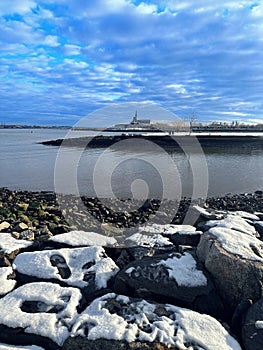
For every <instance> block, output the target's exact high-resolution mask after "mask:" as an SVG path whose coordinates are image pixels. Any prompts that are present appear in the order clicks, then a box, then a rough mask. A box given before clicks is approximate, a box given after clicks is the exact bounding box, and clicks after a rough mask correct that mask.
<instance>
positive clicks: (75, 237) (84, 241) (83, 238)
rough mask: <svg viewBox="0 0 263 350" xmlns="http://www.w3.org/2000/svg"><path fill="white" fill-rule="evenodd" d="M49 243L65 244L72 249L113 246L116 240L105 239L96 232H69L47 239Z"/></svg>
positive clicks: (111, 238)
mask: <svg viewBox="0 0 263 350" xmlns="http://www.w3.org/2000/svg"><path fill="white" fill-rule="evenodd" d="M49 240H50V241H53V242H58V243H65V244H68V245H70V246H72V247H80V246H94V245H96V246H102V247H105V246H113V245H116V243H117V240H116V239H115V238H113V237H106V236H103V235H100V234H99V233H96V232H86V231H70V232H66V233H62V234H59V235H56V236H53V237H51V238H49Z"/></svg>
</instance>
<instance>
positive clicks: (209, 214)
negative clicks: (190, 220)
mask: <svg viewBox="0 0 263 350" xmlns="http://www.w3.org/2000/svg"><path fill="white" fill-rule="evenodd" d="M193 209H194V210H195V211H197V212H198V213H199V214H200V215H202V216H203V217H205V218H206V219H211V220H218V219H222V218H223V217H224V216H225V214H226V212H225V211H222V210H214V209H210V210H209V209H205V208H202V207H200V206H199V205H193Z"/></svg>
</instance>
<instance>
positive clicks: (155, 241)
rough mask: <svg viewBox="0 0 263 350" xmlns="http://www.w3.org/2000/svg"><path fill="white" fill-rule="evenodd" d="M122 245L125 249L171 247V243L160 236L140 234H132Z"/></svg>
mask: <svg viewBox="0 0 263 350" xmlns="http://www.w3.org/2000/svg"><path fill="white" fill-rule="evenodd" d="M124 245H125V246H127V247H151V248H160V247H169V246H172V245H173V244H172V242H171V241H170V240H169V239H168V238H167V237H163V236H162V235H160V234H146V233H145V234H143V233H140V232H137V233H134V234H133V235H131V236H130V237H128V238H126V239H125V241H124Z"/></svg>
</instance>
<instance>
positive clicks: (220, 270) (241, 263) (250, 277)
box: [197, 227, 263, 311]
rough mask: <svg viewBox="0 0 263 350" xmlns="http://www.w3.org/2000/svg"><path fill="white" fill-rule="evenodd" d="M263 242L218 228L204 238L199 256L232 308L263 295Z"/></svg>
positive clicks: (200, 245)
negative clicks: (244, 300) (245, 300)
mask: <svg viewBox="0 0 263 350" xmlns="http://www.w3.org/2000/svg"><path fill="white" fill-rule="evenodd" d="M262 247H263V245H262V242H261V241H260V240H259V239H257V238H256V237H254V236H253V235H249V234H245V233H242V232H239V231H237V230H234V229H230V228H224V227H216V228H212V229H210V230H209V231H207V232H205V233H204V234H203V235H202V236H201V240H200V243H199V245H198V247H197V256H198V258H199V260H200V261H202V262H203V263H204V264H205V267H206V269H207V270H208V271H209V272H210V273H211V275H212V277H213V280H214V283H215V285H216V288H217V290H218V293H219V294H220V295H221V297H222V299H223V301H224V302H225V304H226V305H228V306H229V307H230V309H232V311H233V310H234V309H235V308H236V307H237V305H238V304H239V303H240V302H241V301H242V300H243V299H252V300H253V301H256V300H258V299H259V298H260V297H261V295H262V293H263V285H262V282H261V281H262V278H263V264H262V262H263V250H262Z"/></svg>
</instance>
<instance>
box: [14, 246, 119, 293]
mask: <svg viewBox="0 0 263 350" xmlns="http://www.w3.org/2000/svg"><path fill="white" fill-rule="evenodd" d="M13 266H14V269H16V270H17V271H18V272H20V273H23V274H26V275H30V276H35V277H37V278H44V279H51V278H55V279H58V280H60V281H63V282H65V283H67V284H68V285H71V286H76V287H80V288H83V287H86V286H88V285H89V283H90V282H89V281H93V280H95V284H96V287H97V288H98V289H101V288H105V287H106V286H107V282H108V280H109V279H110V278H111V277H113V276H114V275H115V274H116V273H117V272H118V271H119V268H118V266H117V265H116V264H115V262H114V261H113V260H112V259H111V258H109V257H107V255H106V254H105V251H104V249H103V248H102V247H96V246H94V247H86V248H63V249H58V250H44V251H39V252H30V253H21V254H19V255H18V256H17V257H16V258H15V260H14V263H13ZM60 269H64V271H67V276H63V274H62V273H60V272H59V270H60ZM89 276H90V278H89Z"/></svg>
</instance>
